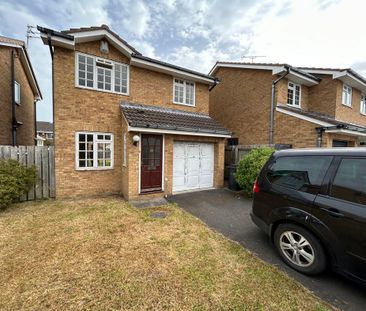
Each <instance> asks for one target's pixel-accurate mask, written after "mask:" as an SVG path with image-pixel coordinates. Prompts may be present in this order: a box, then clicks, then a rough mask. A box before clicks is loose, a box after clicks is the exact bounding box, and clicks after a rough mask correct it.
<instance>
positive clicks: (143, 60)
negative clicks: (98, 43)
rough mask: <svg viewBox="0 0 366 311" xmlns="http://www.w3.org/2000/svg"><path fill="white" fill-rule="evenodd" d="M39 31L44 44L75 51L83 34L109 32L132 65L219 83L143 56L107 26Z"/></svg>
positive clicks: (185, 69) (200, 74)
mask: <svg viewBox="0 0 366 311" xmlns="http://www.w3.org/2000/svg"><path fill="white" fill-rule="evenodd" d="M37 29H38V30H39V31H40V33H41V38H42V40H43V42H44V44H49V39H51V43H52V45H59V46H61V47H64V48H69V49H74V48H75V43H77V42H78V40H79V41H80V42H84V40H82V41H81V38H79V36H80V37H83V36H84V35H86V34H83V33H84V32H85V33H88V32H91V35H92V34H93V32H94V31H95V32H98V31H104V32H107V34H108V36H111V37H113V38H114V40H116V41H118V42H119V43H120V44H121V45H123V46H124V47H125V48H127V50H128V51H127V52H128V53H127V54H126V55H127V56H128V57H129V58H130V59H131V65H135V66H140V67H143V68H148V69H150V70H155V71H159V72H166V73H169V74H173V75H176V76H177V77H182V78H183V79H191V80H194V81H199V82H203V83H208V84H215V83H216V82H217V79H216V78H215V77H212V76H210V75H207V74H204V73H200V72H197V71H194V70H190V69H188V68H184V67H180V66H176V65H173V64H169V63H166V62H162V61H160V60H157V59H153V58H150V57H146V56H143V55H142V54H141V53H140V52H139V51H137V50H136V49H135V48H134V47H132V46H131V45H129V44H128V43H127V42H126V41H125V40H123V39H122V38H121V37H120V36H119V35H118V34H117V33H115V32H113V31H112V30H110V29H109V27H108V26H107V25H101V26H92V27H82V28H71V29H69V30H63V31H55V30H53V29H49V28H45V27H41V26H37ZM78 34H80V35H78ZM107 34H106V33H104V34H103V32H100V33H99V34H98V36H99V37H101V36H103V35H104V36H107Z"/></svg>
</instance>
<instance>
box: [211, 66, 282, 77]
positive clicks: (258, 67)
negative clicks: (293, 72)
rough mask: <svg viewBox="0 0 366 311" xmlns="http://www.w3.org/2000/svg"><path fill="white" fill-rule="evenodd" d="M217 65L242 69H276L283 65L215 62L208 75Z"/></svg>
mask: <svg viewBox="0 0 366 311" xmlns="http://www.w3.org/2000/svg"><path fill="white" fill-rule="evenodd" d="M219 67H226V68H243V69H261V70H272V71H273V70H276V69H278V68H282V67H283V66H273V65H256V64H255V63H253V65H250V64H230V63H229V64H227V63H217V64H216V65H215V66H214V67H213V68H212V69H211V71H210V73H209V75H211V74H214V73H215V71H216V70H217V69H218V68H219Z"/></svg>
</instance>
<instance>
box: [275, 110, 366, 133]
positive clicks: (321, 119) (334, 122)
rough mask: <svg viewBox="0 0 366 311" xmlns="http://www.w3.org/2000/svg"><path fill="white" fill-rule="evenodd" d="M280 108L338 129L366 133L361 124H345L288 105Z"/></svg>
mask: <svg viewBox="0 0 366 311" xmlns="http://www.w3.org/2000/svg"><path fill="white" fill-rule="evenodd" d="M277 107H278V108H281V109H282V110H286V111H290V112H294V113H297V114H300V115H303V116H305V117H310V118H313V119H316V120H319V121H322V122H326V123H329V124H331V125H334V126H338V127H351V128H352V127H356V128H358V129H360V130H362V131H366V127H364V126H362V125H359V124H354V123H350V122H345V121H340V120H337V119H335V118H334V117H333V116H330V115H327V114H324V113H320V112H314V111H304V110H302V109H298V108H292V107H289V106H287V105H277Z"/></svg>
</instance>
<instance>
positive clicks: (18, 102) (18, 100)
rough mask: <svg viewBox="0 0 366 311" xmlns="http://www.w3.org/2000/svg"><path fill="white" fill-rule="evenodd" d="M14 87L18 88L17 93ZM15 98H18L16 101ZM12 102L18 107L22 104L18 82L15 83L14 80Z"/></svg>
mask: <svg viewBox="0 0 366 311" xmlns="http://www.w3.org/2000/svg"><path fill="white" fill-rule="evenodd" d="M16 86H18V92H17V88H16ZM17 97H18V99H17ZM14 102H15V103H16V104H17V105H18V106H20V104H21V102H22V97H21V89H20V83H19V82H18V81H16V80H14Z"/></svg>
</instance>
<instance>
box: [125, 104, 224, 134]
mask: <svg viewBox="0 0 366 311" xmlns="http://www.w3.org/2000/svg"><path fill="white" fill-rule="evenodd" d="M121 110H122V113H123V115H124V117H125V118H126V121H127V123H128V125H129V130H131V131H132V130H135V131H137V130H139V129H142V130H143V131H149V132H161V133H167V132H168V131H169V132H172V134H187V135H196V136H216V137H230V136H231V132H230V131H229V130H228V129H226V128H225V127H223V126H222V125H221V124H219V123H218V122H216V121H215V120H214V119H212V118H211V117H209V116H208V115H206V114H202V113H194V112H187V111H182V110H178V109H169V108H162V107H156V106H148V105H142V104H136V103H130V102H126V101H123V102H122V103H121Z"/></svg>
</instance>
